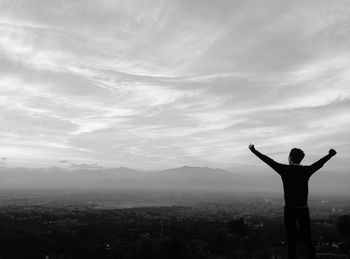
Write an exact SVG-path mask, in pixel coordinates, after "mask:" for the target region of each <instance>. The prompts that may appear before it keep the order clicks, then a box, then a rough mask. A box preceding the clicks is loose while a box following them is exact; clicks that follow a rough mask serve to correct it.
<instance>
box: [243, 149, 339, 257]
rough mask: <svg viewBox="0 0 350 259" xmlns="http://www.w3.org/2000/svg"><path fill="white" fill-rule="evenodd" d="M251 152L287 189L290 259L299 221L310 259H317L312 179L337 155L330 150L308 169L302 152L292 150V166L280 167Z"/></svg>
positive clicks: (286, 215)
mask: <svg viewBox="0 0 350 259" xmlns="http://www.w3.org/2000/svg"><path fill="white" fill-rule="evenodd" d="M249 149H250V150H251V151H252V152H253V153H254V154H255V155H256V156H257V157H259V158H260V159H261V160H262V161H264V162H265V163H266V164H268V165H269V166H271V167H272V169H273V170H275V171H276V172H277V173H278V174H279V175H280V176H281V178H282V182H283V189H284V201H285V206H284V225H285V229H286V233H287V240H288V258H289V259H294V258H295V257H296V222H297V221H298V223H299V227H300V232H301V235H302V239H303V241H304V243H305V245H306V248H307V252H308V256H309V258H311V259H314V258H316V253H315V247H314V245H313V243H312V240H311V231H310V214H309V208H308V205H307V196H308V192H309V188H308V182H309V178H310V176H311V175H312V174H313V173H315V172H316V171H317V170H319V169H320V168H321V167H322V166H323V165H324V164H325V163H326V162H327V161H328V160H329V159H330V158H331V157H333V156H334V155H335V154H336V153H337V152H336V151H335V150H334V149H330V150H329V152H328V155H326V156H324V157H323V158H321V159H320V160H318V161H317V162H315V163H313V164H312V165H309V166H304V165H300V162H301V161H302V160H303V158H304V156H305V154H304V152H303V151H302V150H301V149H298V148H293V149H292V150H291V151H290V153H289V165H285V164H280V163H277V162H276V161H274V160H272V159H271V158H269V157H268V156H266V155H264V154H262V153H260V152H259V151H257V150H256V149H255V147H254V145H252V144H250V145H249Z"/></svg>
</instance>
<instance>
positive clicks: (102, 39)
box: [0, 0, 350, 171]
mask: <svg viewBox="0 0 350 259" xmlns="http://www.w3.org/2000/svg"><path fill="white" fill-rule="evenodd" d="M349 83H350V2H349V1H345V0H344V1H329V0H324V1H321V0H320V1H281V0H276V1H260V0H259V1H233V0H220V1H216V0H210V1H207V0H168V1H166V0H164V1H163V0H144V1H134V0H125V1H123V0H105V1H102V0H94V1H88V0H74V1H72V0H57V1H54V0H52V1H51V0H50V1H48V0H31V1H27V0H16V1H15V0H8V1H4V0H0V122H1V126H0V156H1V161H0V163H1V164H0V166H6V167H7V166H9V167H12V166H24V167H51V166H59V167H74V165H79V164H83V165H85V166H87V167H88V166H89V165H91V167H93V168H98V167H119V166H126V167H131V168H136V169H155V168H170V167H177V166H182V165H194V166H210V167H221V168H234V169H239V168H242V167H243V166H245V165H247V164H253V165H259V166H260V164H259V163H260V162H259V161H257V159H256V158H255V157H253V155H252V154H251V153H250V152H249V150H248V149H247V146H248V144H249V143H250V142H252V143H254V144H255V145H256V147H257V148H258V149H260V150H261V151H262V152H265V153H267V154H268V155H271V157H272V158H274V159H275V160H277V161H280V162H286V161H287V154H288V151H289V150H290V148H292V147H300V148H302V149H304V150H305V152H306V154H307V157H306V160H305V163H311V162H312V161H314V160H315V159H317V158H319V157H321V156H323V155H325V154H327V153H328V150H329V148H332V147H333V148H335V149H336V150H337V151H338V153H339V155H338V156H337V157H336V158H334V160H333V161H332V162H330V165H328V166H329V169H332V170H333V169H334V170H336V171H342V170H346V169H347V168H348V166H349V159H350V155H349V154H350V134H349V129H350V115H349V114H350V113H349V112H350V84H349Z"/></svg>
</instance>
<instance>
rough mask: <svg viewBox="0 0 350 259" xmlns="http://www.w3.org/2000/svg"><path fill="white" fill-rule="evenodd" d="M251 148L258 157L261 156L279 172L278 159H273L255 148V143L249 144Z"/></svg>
mask: <svg viewBox="0 0 350 259" xmlns="http://www.w3.org/2000/svg"><path fill="white" fill-rule="evenodd" d="M249 149H250V151H252V153H253V154H254V155H256V156H257V157H259V158H260V159H261V160H262V161H263V162H265V163H266V164H268V165H269V166H271V167H272V169H274V170H275V171H276V172H277V173H279V172H278V168H279V166H280V164H279V163H277V162H276V161H274V160H273V159H271V158H269V157H268V156H266V155H264V154H262V153H260V152H259V151H258V150H256V149H255V147H254V145H252V144H250V145H249Z"/></svg>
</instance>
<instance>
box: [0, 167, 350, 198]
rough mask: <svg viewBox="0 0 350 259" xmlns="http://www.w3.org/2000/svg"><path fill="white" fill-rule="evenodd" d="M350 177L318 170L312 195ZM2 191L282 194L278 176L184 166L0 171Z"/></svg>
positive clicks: (344, 188)
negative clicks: (252, 192)
mask: <svg viewBox="0 0 350 259" xmlns="http://www.w3.org/2000/svg"><path fill="white" fill-rule="evenodd" d="M349 183H350V175H349V174H345V173H330V172H326V171H320V172H318V173H316V174H315V175H314V176H313V177H312V178H311V180H310V189H311V191H312V192H313V193H327V194H328V193H342V194H344V193H350V189H349V187H348V186H349ZM0 188H1V189H3V190H4V189H19V190H20V189H99V190H103V189H121V190H122V189H128V190H138V189H140V190H141V189H142V190H180V191H185V190H188V191H191V190H202V191H269V192H271V191H272V192H276V191H278V192H282V185H281V180H280V177H279V175H277V174H275V173H273V172H271V173H268V174H261V175H256V174H250V173H245V174H244V175H242V174H238V173H232V172H229V171H226V170H223V169H219V168H209V167H191V166H183V167H179V168H172V169H167V170H161V171H148V172H144V171H137V170H133V169H130V168H125V167H120V168H111V169H93V170H87V169H74V170H67V169H62V168H58V167H54V168H49V169H28V168H5V167H2V168H0Z"/></svg>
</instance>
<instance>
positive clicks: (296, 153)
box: [289, 148, 305, 164]
mask: <svg viewBox="0 0 350 259" xmlns="http://www.w3.org/2000/svg"><path fill="white" fill-rule="evenodd" d="M304 156H305V154H304V151H302V150H301V149H299V148H292V150H291V151H290V153H289V164H300V162H301V161H302V160H303V158H304Z"/></svg>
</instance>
